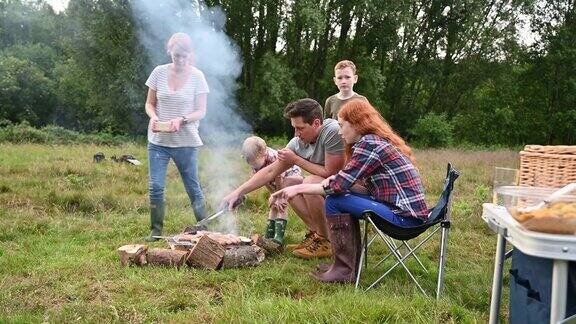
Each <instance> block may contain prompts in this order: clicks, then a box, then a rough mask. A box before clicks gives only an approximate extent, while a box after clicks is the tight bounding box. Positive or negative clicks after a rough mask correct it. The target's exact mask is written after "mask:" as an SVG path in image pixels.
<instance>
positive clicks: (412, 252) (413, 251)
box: [402, 241, 428, 273]
mask: <svg viewBox="0 0 576 324" xmlns="http://www.w3.org/2000/svg"><path fill="white" fill-rule="evenodd" d="M402 244H404V245H405V246H406V248H407V249H408V251H409V253H408V255H413V256H414V259H416V262H418V264H420V266H421V267H422V269H423V270H424V271H425V272H426V273H428V269H426V267H425V266H424V265H423V264H422V261H420V258H419V257H418V256H417V255H416V251H415V250H412V248H411V247H410V245H408V242H406V241H402Z"/></svg>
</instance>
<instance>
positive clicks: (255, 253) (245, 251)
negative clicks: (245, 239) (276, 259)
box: [222, 245, 265, 269]
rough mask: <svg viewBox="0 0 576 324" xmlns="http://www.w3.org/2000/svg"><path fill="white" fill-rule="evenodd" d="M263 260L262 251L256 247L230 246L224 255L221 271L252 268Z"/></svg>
mask: <svg viewBox="0 0 576 324" xmlns="http://www.w3.org/2000/svg"><path fill="white" fill-rule="evenodd" d="M264 258H265V256H264V250H263V249H261V248H260V247H259V246H257V245H236V246H230V247H229V248H227V249H226V253H225V254H224V259H223V260H222V269H232V268H244V267H254V266H257V265H259V264H260V263H261V262H262V261H264Z"/></svg>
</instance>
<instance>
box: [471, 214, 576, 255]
mask: <svg viewBox="0 0 576 324" xmlns="http://www.w3.org/2000/svg"><path fill="white" fill-rule="evenodd" d="M482 219H484V221H485V222H486V223H488V226H489V227H490V228H491V229H492V230H494V231H495V232H497V233H500V234H504V236H505V238H506V240H507V241H508V242H510V243H511V244H512V245H514V247H516V248H517V249H519V250H520V251H522V252H523V253H526V254H528V255H531V256H535V257H540V258H548V259H557V260H569V261H576V235H559V234H547V233H540V232H534V231H529V230H527V229H524V227H522V225H520V223H518V222H517V221H516V220H515V219H514V218H513V217H512V216H511V215H510V213H508V211H507V210H506V208H505V207H502V206H497V205H494V204H490V203H485V204H483V205H482Z"/></svg>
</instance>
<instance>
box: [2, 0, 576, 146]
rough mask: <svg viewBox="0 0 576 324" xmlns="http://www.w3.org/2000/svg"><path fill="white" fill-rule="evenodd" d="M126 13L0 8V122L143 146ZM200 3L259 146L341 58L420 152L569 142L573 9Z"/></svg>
mask: <svg viewBox="0 0 576 324" xmlns="http://www.w3.org/2000/svg"><path fill="white" fill-rule="evenodd" d="M190 2H191V3H192V2H195V1H190ZM133 4H134V1H130V0H71V1H70V2H69V5H68V7H67V9H66V10H65V11H63V12H60V13H55V12H54V11H53V9H52V8H51V7H50V6H49V5H47V4H46V3H45V2H44V1H42V0H34V1H21V0H0V120H5V122H4V123H6V121H8V122H11V123H19V122H23V121H27V122H29V123H30V124H31V125H34V126H44V125H48V124H55V125H61V126H65V127H67V128H70V129H74V130H78V131H82V132H96V131H106V132H109V133H112V134H121V135H143V134H144V133H145V129H146V125H147V123H146V121H147V118H146V116H145V114H144V108H143V107H144V100H145V94H146V88H145V86H144V81H145V80H146V78H147V76H148V73H149V72H150V71H149V69H148V68H147V67H148V66H149V65H150V60H151V58H150V57H148V56H147V54H146V51H144V50H143V47H142V44H140V42H139V40H138V37H137V32H136V26H137V24H138V22H137V21H135V20H134V17H133V16H132V14H131V6H132V5H133ZM205 4H206V5H207V6H209V7H212V6H219V7H221V8H222V10H223V12H224V13H225V14H226V21H225V26H224V29H225V31H226V34H227V35H228V36H229V37H230V38H231V40H232V41H233V42H234V43H235V44H236V45H237V47H238V50H239V52H240V54H241V57H242V62H243V67H242V73H241V76H240V77H239V79H238V80H237V83H238V87H237V89H236V98H237V100H238V110H239V112H240V114H241V116H242V117H243V118H244V119H245V120H246V121H247V122H248V123H249V124H250V125H251V126H252V127H253V130H254V132H256V133H258V134H261V135H268V136H287V135H290V128H289V127H288V126H287V123H286V121H284V120H283V118H282V114H281V111H282V108H283V107H284V106H285V104H286V103H287V102H289V101H292V100H294V99H297V98H301V97H311V98H314V99H316V100H318V101H319V102H320V103H322V104H323V103H324V101H325V99H326V98H327V97H328V96H330V95H332V94H334V93H335V92H336V91H337V89H336V87H335V86H334V84H333V81H332V76H333V73H334V72H333V67H334V64H335V63H336V62H338V61H339V60H341V59H350V60H352V61H354V62H355V63H356V65H357V67H358V74H359V82H358V84H357V85H356V86H355V91H356V92H358V93H360V94H362V95H365V96H366V97H367V98H368V99H369V100H370V102H371V103H372V104H373V105H374V106H375V107H377V108H378V109H379V110H380V111H381V112H382V115H383V116H384V117H385V118H386V119H387V120H388V121H389V123H390V124H391V125H392V126H393V128H394V129H396V130H397V131H398V132H399V133H400V134H401V135H402V136H404V137H405V138H407V139H409V140H410V141H413V142H415V143H420V144H421V145H423V146H446V145H451V144H463V143H464V144H473V145H519V144H525V143H531V144H575V143H576V127H574V125H576V0H547V1H542V0H489V1H485V0H415V1H407V0H400V1H397V0H356V1H345V0H291V1H280V0H243V1H237V0H206V1H205ZM522 24H528V25H529V26H530V28H528V30H527V29H526V28H524V29H522V28H520V26H522ZM531 38H534V39H533V40H532V39H531ZM279 125H282V127H279Z"/></svg>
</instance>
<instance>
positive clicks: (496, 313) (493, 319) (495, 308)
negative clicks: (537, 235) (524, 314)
mask: <svg viewBox="0 0 576 324" xmlns="http://www.w3.org/2000/svg"><path fill="white" fill-rule="evenodd" d="M505 249H506V239H505V238H504V236H503V235H501V234H498V241H497V242H496V256H495V258H494V279H493V281H492V298H491V300H490V319H489V323H490V324H497V323H498V322H499V319H500V297H501V296H502V272H503V271H504V255H505V253H504V250H505Z"/></svg>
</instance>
